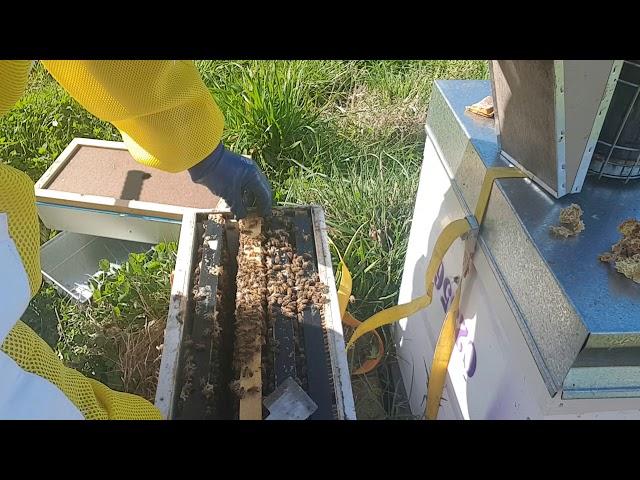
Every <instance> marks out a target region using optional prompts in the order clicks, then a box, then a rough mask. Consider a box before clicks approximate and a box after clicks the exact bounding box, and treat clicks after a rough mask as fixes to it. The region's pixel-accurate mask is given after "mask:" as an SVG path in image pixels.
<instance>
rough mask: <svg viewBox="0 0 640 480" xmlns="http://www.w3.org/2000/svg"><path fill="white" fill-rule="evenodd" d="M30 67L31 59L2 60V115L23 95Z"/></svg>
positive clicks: (0, 106)
mask: <svg viewBox="0 0 640 480" xmlns="http://www.w3.org/2000/svg"><path fill="white" fill-rule="evenodd" d="M30 69H31V61H30V60H2V61H0V87H1V88H0V115H4V114H5V112H6V111H7V110H9V109H10V108H11V107H13V104H14V103H16V102H17V101H18V100H19V99H20V97H21V96H22V92H24V87H25V86H26V85H27V79H28V78H29V70H30Z"/></svg>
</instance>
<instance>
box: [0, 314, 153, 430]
mask: <svg viewBox="0 0 640 480" xmlns="http://www.w3.org/2000/svg"><path fill="white" fill-rule="evenodd" d="M1 348H2V351H3V352H4V353H6V354H7V355H9V356H10V357H11V358H12V359H13V360H15V362H16V363H17V364H18V365H19V366H20V367H21V368H23V369H24V370H26V371H28V372H31V373H34V374H36V375H38V376H40V377H42V378H44V379H46V380H48V381H50V382H51V383H53V384H54V385H55V386H56V387H58V388H59V389H60V390H61V391H62V392H63V393H64V394H65V396H66V397H67V398H68V399H69V400H71V402H72V403H73V404H74V405H75V406H76V407H77V408H78V410H80V412H81V413H82V415H84V418H85V419H87V420H107V419H110V420H161V419H162V416H161V415H160V412H159V411H158V409H157V408H156V407H154V406H153V405H152V404H151V403H150V402H148V401H147V400H145V399H144V398H142V397H138V396H136V395H131V394H128V393H122V392H116V391H113V390H111V389H109V388H107V387H106V386H104V385H103V384H101V383H100V382H98V381H96V380H92V379H88V378H86V377H84V376H83V375H82V374H80V373H79V372H77V371H76V370H73V369H71V368H67V367H65V366H64V365H63V364H62V362H61V361H60V359H59V358H58V357H57V356H56V354H55V352H54V351H53V350H52V349H51V348H50V347H49V345H47V343H46V342H45V341H44V340H42V339H41V338H40V337H38V335H37V334H36V333H35V332H34V331H33V330H31V328H29V327H28V326H27V325H25V324H24V323H22V322H21V321H18V323H16V325H15V326H14V327H13V329H11V331H10V332H9V334H8V335H7V338H5V340H4V342H3V344H2V347H1Z"/></svg>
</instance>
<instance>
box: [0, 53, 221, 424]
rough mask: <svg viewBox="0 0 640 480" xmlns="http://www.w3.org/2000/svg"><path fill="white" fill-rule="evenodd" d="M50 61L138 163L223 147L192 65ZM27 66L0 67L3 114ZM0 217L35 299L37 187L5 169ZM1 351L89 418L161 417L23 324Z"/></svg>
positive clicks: (183, 162)
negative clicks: (70, 364) (65, 358)
mask: <svg viewBox="0 0 640 480" xmlns="http://www.w3.org/2000/svg"><path fill="white" fill-rule="evenodd" d="M46 63H47V68H48V69H49V70H50V71H51V73H52V75H53V76H54V78H56V79H57V80H59V81H60V83H61V84H62V86H63V87H65V88H67V89H68V90H69V93H71V95H73V96H74V97H75V98H76V99H77V100H78V101H79V102H80V103H82V104H83V106H85V107H86V108H87V109H88V110H90V111H91V112H92V113H94V114H95V115H97V116H98V117H100V118H101V119H103V120H107V121H111V122H112V123H113V124H114V125H115V126H116V127H117V128H119V129H120V130H121V133H122V135H123V139H124V140H125V142H126V144H127V147H128V148H129V149H130V152H131V154H132V155H133V157H134V158H135V159H136V160H138V161H139V162H141V163H145V164H147V165H149V166H152V167H156V168H160V169H163V170H166V171H171V172H176V171H181V170H184V169H186V168H188V167H191V166H192V165H194V164H195V163H197V162H199V161H200V160H202V159H203V158H204V157H206V156H207V155H208V154H209V153H211V152H212V151H213V150H214V149H215V147H216V146H217V145H218V143H219V141H220V136H221V134H222V127H223V118H222V114H221V113H220V111H219V110H218V107H217V106H216V105H215V102H214V101H213V99H212V98H211V95H210V94H209V92H208V91H207V90H206V87H205V86H204V84H203V83H202V80H201V79H200V77H199V75H198V73H197V70H196V69H195V66H194V64H193V62H172V61H167V62H147V61H143V62H135V61H122V62H119V61H118V62H110V61H109V62H99V61H98V62H84V61H69V62H67V61H50V62H46ZM30 64H31V62H30V61H0V114H2V113H4V112H5V111H6V110H8V109H9V108H11V106H12V105H13V104H14V103H15V102H16V101H17V100H18V99H19V97H20V95H21V94H22V92H23V91H24V87H25V85H26V81H27V78H28V73H29V68H30ZM83 82H86V83H83ZM0 212H3V213H7V217H8V224H9V233H10V235H11V238H12V239H13V241H14V242H15V244H16V247H17V249H18V252H19V254H20V258H21V260H22V262H23V264H24V267H25V270H26V272H27V275H28V277H29V284H30V288H31V293H32V295H33V294H35V293H36V292H37V290H38V289H39V287H40V284H41V282H42V277H41V272H40V252H39V247H40V241H39V239H40V232H39V225H38V217H37V211H36V206H35V195H34V189H33V182H32V181H31V179H30V178H29V177H28V176H27V175H26V174H24V173H22V172H19V171H18V170H15V169H13V168H11V167H9V166H7V165H0ZM0 308H1V306H0ZM0 349H1V350H2V351H3V352H5V353H6V354H7V355H9V356H10V357H11V358H12V359H13V360H14V361H16V363H17V364H18V365H19V366H20V367H21V368H23V369H24V370H26V371H29V372H31V373H34V374H36V375H39V376H41V377H43V378H44V379H46V380H48V381H50V382H51V383H53V384H54V385H56V386H57V387H58V388H59V389H60V390H61V391H62V392H63V393H64V394H65V395H66V396H67V398H69V400H71V402H72V403H73V404H74V405H75V406H76V407H77V408H78V410H80V412H81V413H82V414H83V415H84V417H85V418H87V419H161V418H162V417H161V415H160V412H159V411H158V410H157V409H156V408H155V407H154V406H153V405H152V404H151V403H150V402H148V401H147V400H145V399H143V398H142V397H138V396H136V395H131V394H127V393H121V392H116V391H113V390H111V389H109V388H108V387H106V386H105V385H102V384H101V383H100V382H97V381H96V380H92V379H88V378H86V377H84V376H83V375H82V374H80V373H79V372H77V371H75V370H72V369H70V368H67V367H65V366H64V365H63V363H62V362H61V360H60V359H59V358H58V357H57V356H56V354H55V353H54V352H53V350H52V349H51V348H50V347H49V346H48V345H47V344H46V342H44V341H43V340H42V339H40V338H39V337H38V336H37V335H36V333H35V332H34V331H33V330H31V329H30V328H29V327H28V326H27V325H25V324H24V323H22V322H20V321H18V322H17V323H16V325H15V326H14V327H13V329H12V330H11V331H10V332H9V334H8V335H7V337H6V338H5V340H4V342H3V344H2V345H1V346H0Z"/></svg>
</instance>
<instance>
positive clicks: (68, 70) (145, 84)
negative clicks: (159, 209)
mask: <svg viewBox="0 0 640 480" xmlns="http://www.w3.org/2000/svg"><path fill="white" fill-rule="evenodd" d="M42 63H43V64H44V66H45V68H46V69H47V70H48V71H49V73H51V75H52V76H53V78H55V79H56V81H57V82H58V83H59V84H60V85H62V87H64V89H65V90H66V91H67V92H69V94H70V95H71V96H72V97H73V98H75V99H76V100H77V101H78V102H79V103H80V104H81V105H82V106H83V107H85V108H86V109H87V110H88V111H89V112H91V113H92V114H94V115H95V116H96V117H98V118H100V119H101V120H105V121H108V122H110V123H112V124H113V125H114V126H115V127H116V128H117V129H118V130H119V131H120V133H121V134H122V139H123V140H124V142H125V144H126V146H127V148H128V149H129V152H130V153H131V155H132V156H133V157H134V158H135V159H136V160H137V161H138V162H140V163H143V164H145V165H148V166H150V167H155V168H158V169H160V170H165V171H167V172H180V171H183V170H186V169H187V168H189V167H192V166H193V165H195V164H196V163H198V162H200V161H201V160H203V159H204V158H205V157H206V156H207V155H209V154H210V153H211V152H213V150H215V148H216V147H217V146H218V144H219V143H220V139H221V137H222V129H223V126H224V118H223V116H222V113H221V112H220V109H219V108H218V106H217V105H216V103H215V101H214V100H213V97H212V96H211V93H209V91H208V90H207V87H206V86H205V84H204V82H203V81H202V79H201V77H200V74H199V72H198V70H197V69H196V67H195V64H194V62H193V61H184V60H153V61H152V60H48V61H43V62H42Z"/></svg>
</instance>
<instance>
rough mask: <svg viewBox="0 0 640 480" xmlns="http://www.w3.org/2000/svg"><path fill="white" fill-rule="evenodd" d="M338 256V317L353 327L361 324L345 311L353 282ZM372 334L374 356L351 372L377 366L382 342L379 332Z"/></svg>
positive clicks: (382, 351)
mask: <svg viewBox="0 0 640 480" xmlns="http://www.w3.org/2000/svg"><path fill="white" fill-rule="evenodd" d="M338 256H339V257H340V263H341V264H342V276H341V278H340V286H339V287H338V305H339V306H340V318H341V319H342V323H344V324H345V325H348V326H350V327H353V328H357V327H358V326H360V325H361V324H362V322H360V321H359V320H357V319H355V318H354V317H353V316H352V315H351V314H350V313H349V312H347V305H348V304H349V297H351V288H352V286H353V282H352V280H351V272H349V269H348V268H347V266H346V265H345V263H344V260H343V259H342V255H340V252H338ZM373 335H374V336H375V337H376V340H377V341H378V353H377V355H376V356H375V358H370V359H367V360H366V361H365V362H364V363H363V364H362V365H361V366H360V367H359V368H358V369H356V370H355V371H354V372H353V375H364V374H366V373H369V372H370V371H372V370H373V369H374V368H376V367H377V366H378V364H379V363H380V361H381V360H382V357H383V356H384V342H383V341H382V337H380V334H379V333H378V332H376V331H375V330H374V331H373Z"/></svg>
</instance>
